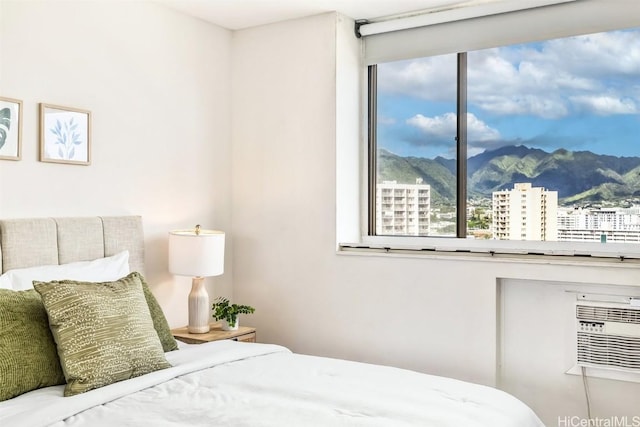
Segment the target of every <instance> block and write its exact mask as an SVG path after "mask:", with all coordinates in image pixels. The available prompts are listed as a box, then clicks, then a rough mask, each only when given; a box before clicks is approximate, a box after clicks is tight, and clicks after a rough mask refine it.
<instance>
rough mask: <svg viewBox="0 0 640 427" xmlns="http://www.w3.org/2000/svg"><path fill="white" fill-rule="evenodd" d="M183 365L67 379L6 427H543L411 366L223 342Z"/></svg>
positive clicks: (193, 349) (14, 406)
mask: <svg viewBox="0 0 640 427" xmlns="http://www.w3.org/2000/svg"><path fill="white" fill-rule="evenodd" d="M167 359H168V360H169V361H170V362H171V363H172V365H173V366H174V367H173V368H170V369H165V370H162V371H158V372H154V373H151V374H148V375H145V376H142V377H138V378H134V379H132V380H128V381H123V382H120V383H117V384H112V385H110V386H107V387H103V388H101V389H98V390H93V391H90V392H87V393H83V394H80V395H77V396H73V397H66V398H65V397H62V389H63V387H62V386H57V387H49V388H46V389H42V390H37V391H35V392H31V393H27V394H25V395H22V396H19V397H17V398H14V399H11V400H9V401H6V402H2V403H0V426H3V427H22V426H24V427H31V426H33V427H40V426H54V427H67V426H79V427H80V426H81V427H102V426H104V427H107V426H108V427H112V426H154V427H155V426H207V427H212V426H224V427H241V426H242V427H244V426H246V427H259V426H273V427H276V426H277V427H286V426H291V427H314V426H323V427H340V426H372V427H373V426H376V427H377V426H380V427H382V426H384V427H396V426H397V427H403V426H420V427H428V426H434V427H448V426H451V427H475V426H483V427H503V426H504V427H506V426H511V427H543V424H542V423H541V422H540V420H539V419H538V418H537V417H536V416H535V415H534V413H533V412H532V411H531V410H530V409H529V408H528V407H527V406H525V405H524V404H523V403H522V402H520V401H518V400H517V399H515V398H514V397H512V396H510V395H508V394H506V393H503V392H501V391H499V390H496V389H493V388H490V387H484V386H479V385H474V384H470V383H465V382H461V381H457V380H452V379H447V378H442V377H436V376H430V375H424V374H419V373H416V372H412V371H407V370H402V369H396V368H390V367H383V366H376V365H369V364H363V363H355V362H348V361H344V360H337V359H328V358H320V357H312V356H304V355H299V354H293V353H291V352H290V351H288V350H287V349H285V348H283V347H279V346H275V345H266V344H248V343H237V342H233V341H217V342H213V343H208V344H202V345H197V346H189V347H187V348H183V349H181V350H179V351H174V352H171V353H168V354H167Z"/></svg>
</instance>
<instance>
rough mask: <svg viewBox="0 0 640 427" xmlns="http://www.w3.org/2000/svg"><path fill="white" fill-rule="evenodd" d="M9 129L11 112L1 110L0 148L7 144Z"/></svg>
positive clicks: (5, 109)
mask: <svg viewBox="0 0 640 427" xmlns="http://www.w3.org/2000/svg"><path fill="white" fill-rule="evenodd" d="M10 129H11V110H10V109H9V108H3V109H2V110H0V148H2V147H3V146H4V144H5V143H6V142H7V137H8V135H9V130H10Z"/></svg>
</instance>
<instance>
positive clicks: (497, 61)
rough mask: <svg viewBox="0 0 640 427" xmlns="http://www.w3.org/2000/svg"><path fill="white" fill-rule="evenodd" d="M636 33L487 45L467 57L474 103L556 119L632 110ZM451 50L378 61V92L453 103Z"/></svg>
mask: <svg viewBox="0 0 640 427" xmlns="http://www.w3.org/2000/svg"><path fill="white" fill-rule="evenodd" d="M639 39H640V31H639V30H631V31H614V32H608V33H599V34H592V35H586V36H579V37H570V38H563V39H556V40H551V41H547V42H542V43H536V44H527V45H521V46H512V47H504V48H494V49H485V50H481V51H474V52H470V53H469V55H468V63H469V69H468V82H469V87H468V98H469V103H470V105H471V106H476V107H478V108H479V109H480V110H481V111H485V112H487V113H490V114H499V115H533V116H537V117H542V118H547V119H554V118H561V117H566V116H568V115H570V114H573V113H582V112H585V111H587V112H591V113H595V114H600V115H612V114H632V113H637V112H638V105H640V89H639V85H638V75H640V43H639V42H638V41H639ZM455 57H456V55H455V54H452V55H443V56H436V57H430V58H420V59H415V60H411V61H402V62H395V63H389V64H380V65H379V66H378V81H379V84H380V87H379V89H380V91H382V92H387V93H394V94H402V95H407V96H410V97H414V98H421V99H425V100H429V101H443V100H446V101H450V102H454V101H455V89H456V82H455V74H456V66H455Z"/></svg>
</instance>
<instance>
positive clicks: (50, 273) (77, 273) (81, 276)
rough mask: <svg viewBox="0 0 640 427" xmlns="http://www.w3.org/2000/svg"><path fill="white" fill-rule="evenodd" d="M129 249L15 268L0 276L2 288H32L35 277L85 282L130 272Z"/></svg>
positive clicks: (18, 289) (106, 279) (120, 275)
mask: <svg viewBox="0 0 640 427" xmlns="http://www.w3.org/2000/svg"><path fill="white" fill-rule="evenodd" d="M129 273H130V271H129V251H123V252H120V253H118V254H116V255H113V256H110V257H105V258H98V259H96V260H93V261H80V262H71V263H69V264H61V265H43V266H38V267H29V268H16V269H15V270H9V271H7V272H6V273H4V274H3V275H2V276H0V289H13V290H16V291H22V290H26V289H33V281H34V280H39V281H42V282H48V281H51V280H65V279H66V280H81V281H84V282H111V281H114V280H118V279H120V278H122V277H124V276H126V275H127V274H129Z"/></svg>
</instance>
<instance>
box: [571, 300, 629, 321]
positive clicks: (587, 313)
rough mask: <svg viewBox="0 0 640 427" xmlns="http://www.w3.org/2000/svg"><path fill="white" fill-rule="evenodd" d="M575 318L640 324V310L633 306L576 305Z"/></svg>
mask: <svg viewBox="0 0 640 427" xmlns="http://www.w3.org/2000/svg"><path fill="white" fill-rule="evenodd" d="M576 318H578V319H580V320H594V321H600V322H607V321H608V322H620V323H634V324H640V310H638V309H634V308H620V307H604V306H594V305H592V306H589V305H580V304H579V305H576Z"/></svg>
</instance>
